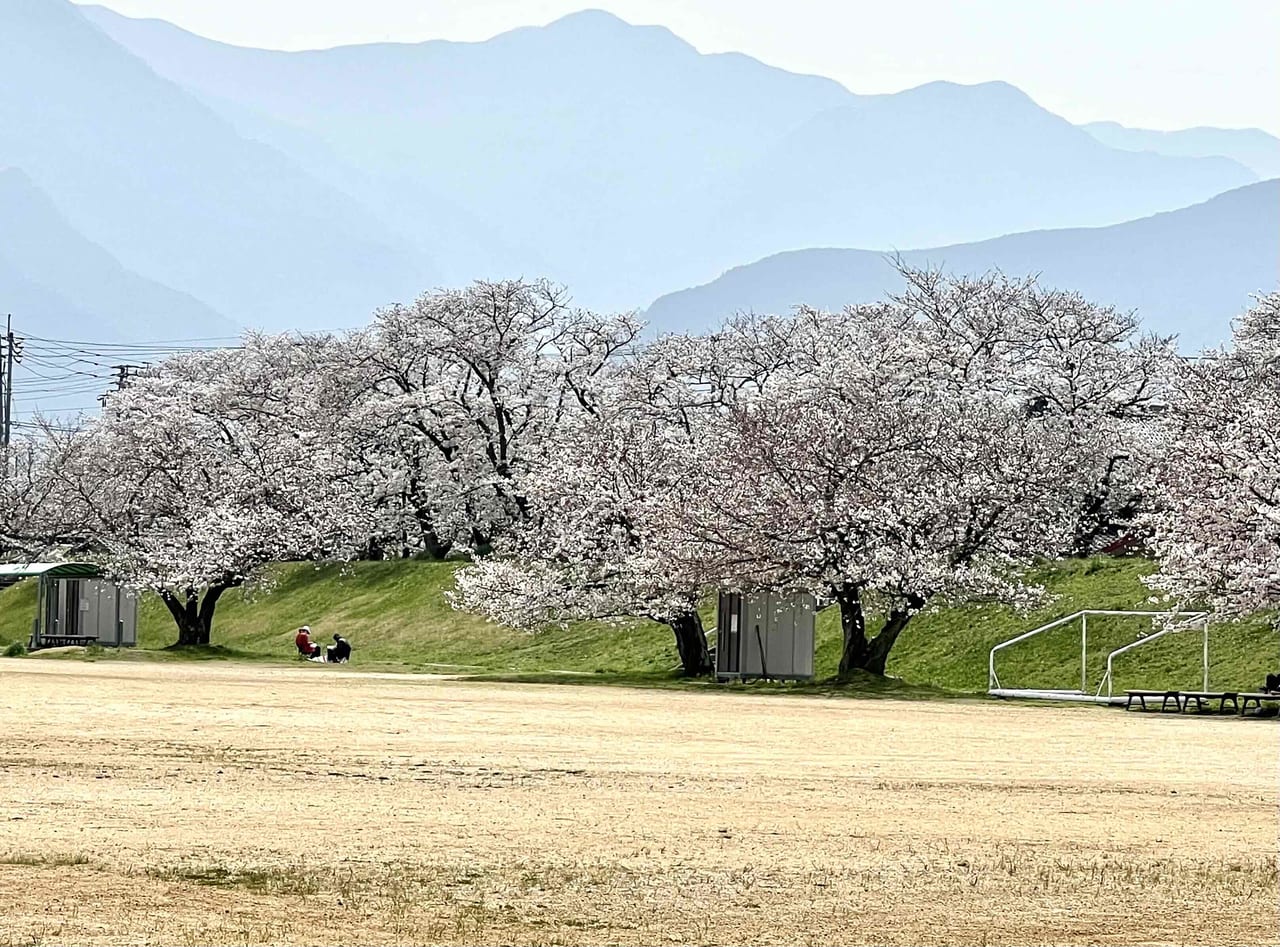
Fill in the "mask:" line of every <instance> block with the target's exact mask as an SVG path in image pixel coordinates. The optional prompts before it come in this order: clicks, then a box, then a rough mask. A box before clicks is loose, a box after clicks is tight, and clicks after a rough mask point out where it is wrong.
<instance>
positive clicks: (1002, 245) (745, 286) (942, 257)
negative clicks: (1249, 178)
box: [645, 180, 1280, 351]
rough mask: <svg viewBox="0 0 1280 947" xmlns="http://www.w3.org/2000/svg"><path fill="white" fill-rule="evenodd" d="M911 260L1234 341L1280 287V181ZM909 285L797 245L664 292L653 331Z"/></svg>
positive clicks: (1151, 325)
mask: <svg viewBox="0 0 1280 947" xmlns="http://www.w3.org/2000/svg"><path fill="white" fill-rule="evenodd" d="M901 256H902V259H903V261H904V262H906V263H907V264H909V265H912V266H932V267H935V268H942V269H944V270H947V271H949V272H953V273H976V272H983V271H986V270H989V269H993V268H998V269H1000V270H1002V271H1004V272H1005V273H1008V274H1010V275H1012V276H1024V275H1031V274H1039V275H1040V276H1041V278H1042V280H1043V282H1044V283H1045V284H1046V285H1051V286H1059V287H1062V288H1066V289H1075V290H1078V291H1080V292H1081V293H1083V294H1084V295H1085V296H1086V297H1088V298H1090V299H1092V300H1094V301H1096V302H1100V303H1108V304H1112V305H1115V306H1117V307H1118V308H1120V309H1125V310H1128V309H1136V310H1137V311H1138V314H1139V315H1140V316H1141V317H1142V319H1143V322H1144V325H1145V327H1146V328H1147V329H1149V330H1152V331H1156V332H1159V333H1162V334H1177V335H1179V336H1180V340H1181V345H1182V348H1183V350H1184V351H1194V350H1197V349H1200V348H1204V347H1206V346H1211V345H1215V344H1217V343H1219V342H1222V341H1224V340H1226V339H1227V338H1228V337H1229V336H1230V320H1231V318H1232V317H1233V316H1235V315H1237V314H1238V313H1240V312H1242V311H1243V310H1244V309H1246V308H1247V307H1248V306H1249V305H1250V298H1249V297H1250V294H1252V293H1257V292H1269V291H1274V290H1276V289H1278V288H1280V180H1272V181H1264V182H1261V183H1258V184H1252V185H1249V186H1246V187H1242V188H1239V189H1236V190H1233V191H1229V192H1227V193H1225V194H1222V195H1219V196H1217V197H1215V198H1213V199H1211V200H1209V201H1206V202H1204V203H1201V204H1197V205H1195V206H1192V207H1187V208H1184V209H1181V210H1177V211H1172V212H1167V213H1161V214H1156V215H1154V216H1151V217H1147V218H1144V219H1141V220H1134V221H1129V222H1126V223H1122V224H1117V225H1114V226H1110V227H1100V228H1076V229H1068V230H1044V231H1036V232H1029V233H1021V234H1011V235H1008V236H1004V237H1000V238H998V239H995V240H988V241H983V242H979V243H971V244H960V245H954V246H947V247H937V248H932V249H924V250H908V251H905V252H903V253H902V254H901ZM901 288H902V282H901V279H900V277H899V276H898V274H897V272H896V270H895V269H894V266H893V262H892V259H891V254H889V253H886V252H881V251H870V250H842V249H812V250H797V251H792V252H787V253H781V254H777V255H775V256H770V257H767V258H765V259H763V260H759V261H757V262H755V263H751V264H747V265H745V266H740V267H736V268H734V269H732V270H729V271H728V272H726V273H724V274H723V275H722V276H720V277H719V278H718V279H715V280H713V281H711V282H710V283H707V284H704V285H702V286H697V287H694V288H691V289H687V290H682V291H680V292H676V293H671V294H668V295H666V296H663V297H661V298H659V299H657V300H656V301H655V302H654V303H653V304H652V305H651V306H650V307H649V308H648V310H647V311H646V313H645V316H646V318H647V319H648V320H649V321H650V326H651V331H655V332H661V331H667V330H675V329H694V330H697V329H705V328H708V327H710V326H713V325H715V324H716V323H717V322H719V321H720V320H721V319H723V318H724V317H725V316H727V315H730V314H732V313H735V312H741V311H755V312H787V311H789V310H790V309H791V308H792V307H794V306H797V305H800V304H808V305H813V306H818V307H821V308H826V309H835V308H840V307H842V306H845V305H847V304H850V303H859V302H870V301H873V300H876V299H881V298H883V297H884V296H885V295H886V294H887V293H890V292H896V291H898V290H900V289H901Z"/></svg>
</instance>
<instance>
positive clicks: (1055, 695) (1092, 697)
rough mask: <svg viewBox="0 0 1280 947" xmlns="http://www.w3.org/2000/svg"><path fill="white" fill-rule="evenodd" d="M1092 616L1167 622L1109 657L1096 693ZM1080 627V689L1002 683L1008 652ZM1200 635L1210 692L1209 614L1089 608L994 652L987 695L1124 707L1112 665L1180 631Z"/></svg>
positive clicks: (1205, 685)
mask: <svg viewBox="0 0 1280 947" xmlns="http://www.w3.org/2000/svg"><path fill="white" fill-rule="evenodd" d="M1090 616H1110V617H1121V618H1124V617H1130V618H1147V619H1150V620H1151V621H1152V622H1156V621H1159V620H1163V621H1162V624H1163V627H1162V628H1159V629H1158V630H1156V631H1152V632H1150V633H1148V634H1141V633H1139V635H1138V637H1137V639H1136V640H1134V641H1131V642H1129V643H1128V644H1126V645H1123V646H1122V647H1119V648H1116V649H1115V650H1113V651H1111V652H1110V653H1108V654H1107V667H1106V671H1105V672H1104V673H1103V675H1102V678H1101V679H1100V680H1099V681H1098V686H1097V688H1096V689H1094V690H1093V691H1092V692H1090V689H1089V618H1090ZM1077 621H1078V622H1079V623H1080V687H1079V689H1076V688H1062V689H1053V688H1035V687H1005V686H1003V685H1002V684H1001V683H1000V677H999V675H998V674H997V671H996V655H997V654H998V653H999V652H1001V651H1003V650H1004V649H1006V648H1009V647H1012V646H1013V645H1016V644H1020V643H1021V642H1024V641H1027V640H1029V639H1031V638H1034V637H1036V636H1037V635H1041V634H1044V633H1045V632H1047V631H1053V630H1054V629H1055V628H1061V627H1063V626H1064V625H1070V624H1071V623H1072V622H1077ZM1197 630H1198V631H1200V632H1201V635H1202V639H1203V640H1202V643H1201V661H1202V667H1203V680H1202V685H1203V688H1204V690H1205V691H1208V690H1209V615H1208V613H1207V612H1170V611H1164V612H1160V611H1116V610H1111V609H1095V608H1086V609H1083V610H1081V611H1078V612H1075V613H1073V614H1071V615H1067V616H1066V617H1065V618H1059V619H1057V620H1056V621H1051V622H1049V623H1048V624H1047V625H1041V626H1040V627H1039V628H1033V629H1031V631H1028V632H1024V633H1023V634H1020V635H1018V636H1017V637H1016V638H1010V639H1009V640H1008V641H1002V642H1000V644H998V645H996V646H995V647H994V648H992V649H991V654H990V656H989V657H988V662H987V693H988V694H989V695H990V696H992V697H1024V698H1033V699H1040V700H1078V701H1087V702H1089V703H1095V704H1123V703H1124V702H1125V698H1124V697H1123V696H1120V697H1116V696H1113V695H1112V692H1111V689H1112V683H1113V681H1114V677H1113V675H1112V662H1113V661H1114V660H1115V659H1116V658H1117V657H1118V656H1120V655H1122V654H1124V653H1125V652H1127V651H1132V650H1133V649H1134V648H1137V647H1140V646H1142V645H1145V644H1149V643H1150V642H1152V641H1156V640H1158V639H1160V638H1163V637H1164V636H1165V635H1168V634H1173V633H1174V632H1179V631H1197Z"/></svg>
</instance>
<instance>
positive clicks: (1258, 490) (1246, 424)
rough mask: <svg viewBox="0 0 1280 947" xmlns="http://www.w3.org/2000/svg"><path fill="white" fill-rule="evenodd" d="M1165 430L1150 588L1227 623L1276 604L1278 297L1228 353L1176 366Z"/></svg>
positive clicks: (1239, 331) (1249, 322)
mask: <svg viewBox="0 0 1280 947" xmlns="http://www.w3.org/2000/svg"><path fill="white" fill-rule="evenodd" d="M1167 425H1168V443H1169V448H1168V450H1167V452H1166V454H1165V456H1164V458H1163V461H1162V463H1161V464H1160V465H1159V466H1158V468H1157V470H1156V472H1155V476H1154V477H1153V483H1152V488H1151V489H1152V492H1153V494H1154V496H1155V497H1156V498H1157V502H1158V507H1157V509H1156V510H1155V512H1153V513H1152V514H1151V515H1150V516H1148V517H1147V518H1146V524H1147V526H1148V527H1149V528H1150V530H1151V532H1152V540H1151V545H1152V548H1153V549H1154V551H1155V553H1156V555H1157V557H1158V558H1159V562H1160V571H1159V573H1158V574H1157V575H1156V576H1154V577H1153V578H1152V580H1151V584H1152V585H1153V586H1154V587H1155V588H1156V589H1158V590H1160V591H1162V592H1165V593H1167V594H1169V595H1171V596H1172V597H1173V598H1174V599H1176V600H1177V601H1180V602H1187V603H1194V604H1212V605H1213V606H1214V607H1215V608H1217V609H1218V610H1219V611H1220V612H1222V613H1224V614H1241V613H1248V612H1252V611H1255V610H1258V609H1263V608H1274V607H1276V606H1277V605H1280V293H1271V294H1269V295H1266V296H1263V297H1261V298H1260V299H1259V300H1258V302H1257V305H1255V306H1254V307H1253V308H1252V309H1250V310H1249V312H1247V313H1246V314H1245V315H1244V316H1242V317H1241V318H1240V319H1239V320H1238V322H1237V324H1236V329H1235V334H1234V345H1233V347H1231V348H1228V349H1224V350H1220V351H1215V352H1209V353H1206V355H1205V357H1203V358H1200V359H1195V360H1190V361H1188V362H1186V363H1185V364H1184V365H1183V366H1182V368H1181V370H1180V371H1179V372H1178V374H1177V377H1176V379H1175V382H1174V387H1173V393H1172V395H1171V397H1170V399H1169V410H1168V416H1167Z"/></svg>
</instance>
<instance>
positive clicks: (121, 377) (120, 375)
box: [98, 365, 146, 406]
mask: <svg viewBox="0 0 1280 947" xmlns="http://www.w3.org/2000/svg"><path fill="white" fill-rule="evenodd" d="M145 367H146V366H145V365H112V366H111V369H112V370H113V371H114V372H115V373H116V378H115V389H114V390H115V391H124V390H125V389H126V388H128V387H129V385H130V383H131V382H132V381H133V379H134V377H135V376H136V375H137V374H138V372H140V371H142V369H144V368H145ZM111 394H112V392H110V391H108V392H106V393H105V394H101V395H98V403H99V404H101V405H103V406H105V405H106V403H107V399H108V398H110V397H111Z"/></svg>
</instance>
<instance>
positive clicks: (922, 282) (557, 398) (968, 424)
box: [2, 270, 1280, 674]
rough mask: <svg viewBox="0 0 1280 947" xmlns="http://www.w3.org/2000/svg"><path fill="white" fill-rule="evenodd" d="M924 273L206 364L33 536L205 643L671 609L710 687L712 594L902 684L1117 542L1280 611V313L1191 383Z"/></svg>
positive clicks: (294, 345) (150, 412) (20, 479)
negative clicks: (333, 602) (790, 603)
mask: <svg viewBox="0 0 1280 947" xmlns="http://www.w3.org/2000/svg"><path fill="white" fill-rule="evenodd" d="M904 276H905V277H906V285H907V289H906V291H905V292H904V293H903V294H902V295H901V296H899V297H895V298H892V299H889V300H886V301H885V302H882V303H878V304H875V305H865V306H854V307H850V308H848V309H846V310H844V311H842V312H837V313H830V312H820V311H816V310H811V309H799V310H797V311H796V312H795V313H793V314H791V315H788V316H762V317H756V316H750V317H746V316H743V317H738V318H734V319H731V320H729V321H728V322H726V323H725V324H724V325H723V326H722V327H721V328H719V329H718V330H717V331H714V332H711V333H708V334H705V335H674V336H665V337H662V338H659V339H655V340H652V341H642V339H641V338H640V330H641V326H640V324H639V323H638V322H637V321H636V320H635V319H633V318H632V317H630V316H607V317H606V316H599V315H596V314H593V313H590V312H584V311H581V310H578V309H574V308H572V307H571V306H570V305H569V304H568V302H567V300H566V297H565V296H564V294H563V292H562V291H561V290H559V289H557V288H555V287H553V286H550V285H547V284H545V283H526V282H504V283H487V282H480V283H476V284H474V285H472V286H470V287H467V288H466V289H462V290H455V291H447V292H436V293H431V294H427V295H424V296H423V297H421V298H420V299H418V300H417V301H416V302H414V303H413V304H411V305H404V306H393V307H390V308H388V309H386V310H383V311H381V312H379V313H378V314H377V315H376V316H375V318H374V320H373V323H372V324H371V325H370V326H369V327H368V328H366V329H363V330H360V331H356V332H350V333H344V334H337V335H334V334H325V335H293V336H263V335H250V336H247V337H246V338H245V340H244V343H243V345H242V346H241V347H239V348H233V349H223V350H218V351H213V352H206V353H195V354H187V355H182V356H178V357H175V358H172V359H170V360H168V361H165V362H163V363H161V364H158V365H155V366H154V367H152V368H151V369H150V370H149V371H147V372H145V373H144V374H143V375H141V376H140V377H139V378H138V379H137V380H136V382H135V383H134V384H133V385H132V386H131V387H129V388H128V389H126V390H124V391H121V392H118V393H116V394H114V395H112V396H111V397H110V399H109V400H108V401H107V403H106V405H105V408H104V410H103V411H102V414H101V416H100V417H97V418H93V419H88V420H84V421H83V422H81V423H78V424H75V425H70V426H67V425H57V424H52V423H51V424H48V425H46V428H45V430H44V432H43V433H42V434H41V435H40V436H38V437H33V438H32V439H30V440H29V441H27V442H24V443H22V444H19V445H17V446H16V447H15V448H14V449H13V450H12V451H11V454H10V456H9V458H8V466H7V468H6V470H7V473H6V477H5V482H4V486H3V489H4V495H3V498H2V499H3V513H4V517H5V524H4V526H5V539H6V543H7V545H8V547H9V548H10V549H11V550H13V551H14V554H15V555H19V554H21V555H33V554H34V553H35V552H36V551H37V550H39V551H40V552H42V553H44V552H47V551H48V549H49V547H57V548H59V549H60V550H61V551H62V552H63V553H64V554H67V555H79V556H90V557H95V558H98V559H100V560H101V561H103V562H104V563H105V564H106V565H107V566H108V568H109V569H110V570H111V571H112V572H113V573H114V574H115V575H117V576H119V577H120V578H121V579H123V580H125V581H127V582H130V583H132V584H135V585H137V586H139V587H144V588H148V589H151V590H153V591H154V592H156V593H157V594H158V595H159V596H160V597H161V599H162V600H163V601H164V602H165V603H166V605H167V606H168V608H169V610H170V611H171V613H172V615H173V618H174V620H175V623H176V625H177V627H178V630H179V642H180V643H184V644H201V643H208V641H209V636H210V632H211V628H212V624H213V617H214V612H215V608H216V605H217V602H218V600H219V597H220V596H221V595H223V594H224V593H225V592H226V591H227V590H228V589H232V588H234V587H237V586H240V585H243V584H244V583H246V582H250V581H254V580H256V579H258V578H260V577H261V576H262V575H263V573H264V567H265V566H266V565H268V564H270V563H272V562H276V561H282V560H289V559H314V560H332V559H352V558H359V557H388V556H411V555H427V556H433V557H443V556H446V555H449V554H451V553H455V554H467V555H470V556H471V557H472V562H471V564H469V565H466V566H465V567H464V568H462V569H461V570H460V571H459V572H458V575H457V598H458V602H459V604H461V605H463V606H465V607H468V608H471V609H475V610H479V611H481V612H483V613H485V614H487V615H489V616H490V617H492V618H494V619H496V620H499V621H502V622H505V623H508V624H511V625H515V626H520V627H527V628H537V627H541V626H545V625H547V624H550V623H557V622H562V621H566V620H572V619H577V618H613V617H622V616H646V617H649V618H652V619H654V620H656V621H658V622H662V623H666V624H668V625H669V626H670V627H671V628H672V630H673V631H674V634H675V638H676V643H677V646H678V650H679V654H680V658H681V662H682V664H683V667H684V669H685V671H686V673H689V674H702V673H706V672H707V671H708V670H709V657H708V649H707V641H706V636H705V633H704V630H703V627H702V623H701V620H700V618H699V615H698V605H699V602H700V601H702V600H703V599H704V598H705V596H706V595H707V594H708V592H709V591H710V590H712V589H715V588H734V589H742V588H753V587H771V588H782V589H794V590H808V591H812V592H813V593H815V594H816V595H817V596H818V597H819V599H820V600H821V601H822V602H828V603H832V604H834V605H835V606H836V607H838V609H839V612H840V617H841V624H842V628H843V632H844V651H843V656H842V659H841V663H840V668H841V671H842V673H847V672H850V671H853V670H855V669H863V670H868V671H872V672H875V673H883V671H884V669H885V662H886V659H887V657H888V655H889V653H890V649H891V648H892V647H893V645H894V642H895V641H896V640H897V638H898V636H899V635H900V634H901V632H902V631H903V629H904V628H905V627H906V626H907V624H908V622H910V621H911V619H912V617H913V616H914V615H916V614H917V613H919V612H920V611H921V610H923V609H927V608H928V607H930V606H931V605H933V604H935V603H941V602H953V601H957V600H966V599H974V598H983V599H996V600H1000V601H1005V602H1012V603H1021V602H1027V601H1031V600H1034V598H1035V597H1036V595H1037V593H1038V590H1037V589H1035V588H1033V587H1030V586H1028V585H1027V583H1026V582H1024V581H1023V579H1022V577H1021V573H1022V570H1023V569H1024V568H1025V567H1026V566H1027V565H1028V564H1030V563H1032V562H1034V561H1036V560H1040V559H1043V558H1053V557H1058V556H1063V555H1073V554H1080V553H1084V552H1087V551H1090V550H1092V549H1095V548H1098V547H1099V546H1100V545H1105V544H1106V543H1107V542H1108V541H1110V540H1112V539H1114V538H1115V537H1116V536H1117V535H1118V534H1120V533H1124V534H1132V535H1138V536H1141V537H1144V538H1145V540H1146V541H1147V542H1148V543H1149V545H1150V547H1151V548H1152V549H1153V551H1154V552H1155V553H1156V554H1157V555H1158V557H1159V558H1160V562H1161V567H1162V568H1161V572H1160V574H1159V576H1158V577H1157V579H1156V580H1155V584H1156V585H1157V587H1158V589H1159V590H1161V591H1163V592H1167V593H1169V594H1170V595H1171V596H1172V597H1173V598H1174V599H1175V600H1178V601H1189V600H1194V601H1197V602H1206V601H1210V602H1213V603H1214V604H1216V605H1218V606H1219V607H1220V608H1224V609H1233V608H1234V609H1253V608H1257V607H1262V606H1266V605H1269V604H1275V603H1276V602H1277V601H1280V450H1278V449H1277V433H1276V432H1277V430H1280V294H1277V295H1272V296H1268V297H1264V298H1263V299H1261V300H1260V301H1259V303H1258V305H1257V306H1256V307H1255V308H1254V309H1253V310H1251V311H1250V312H1249V313H1247V314H1246V315H1245V316H1243V317H1242V319H1241V320H1240V322H1239V325H1238V327H1237V333H1236V338H1235V342H1234V344H1233V345H1232V346H1231V347H1229V348H1228V349H1225V350H1223V351H1221V352H1217V353H1210V355H1209V356H1208V357H1205V358H1202V359H1198V360H1183V359H1179V358H1177V357H1175V354H1174V351H1173V348H1172V345H1171V343H1170V342H1169V341H1168V340H1161V339H1156V338H1152V337H1142V336H1140V335H1139V333H1138V329H1137V324H1136V321H1135V319H1134V318H1133V317H1131V316H1128V315H1124V314H1121V313H1117V312H1115V311H1114V310H1112V309H1109V308H1106V307H1102V306H1098V305H1095V304H1093V303H1091V302H1089V301H1086V300H1084V299H1082V298H1081V297H1080V296H1078V295H1076V294H1073V293H1069V292H1061V291H1057V290H1050V289H1045V288H1042V287H1040V286H1039V285H1037V284H1036V283H1035V282H1034V281H1030V280H1027V281H1017V280H1011V279H1007V278H1005V277H1003V276H1001V275H999V274H989V275H987V276H983V277H980V278H965V279H952V278H946V277H943V276H941V275H939V274H937V273H932V272H920V271H909V270H908V271H904ZM19 551H20V552H19ZM873 616H874V621H873Z"/></svg>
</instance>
